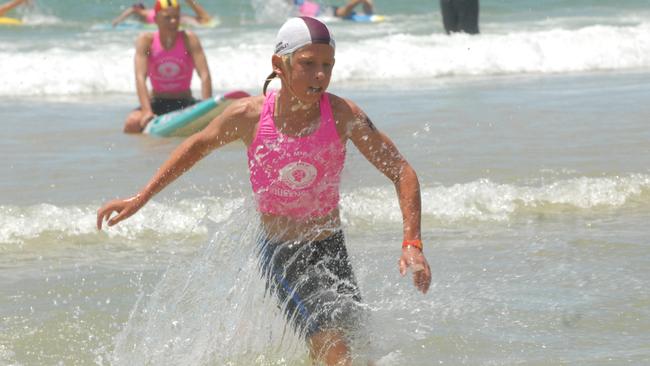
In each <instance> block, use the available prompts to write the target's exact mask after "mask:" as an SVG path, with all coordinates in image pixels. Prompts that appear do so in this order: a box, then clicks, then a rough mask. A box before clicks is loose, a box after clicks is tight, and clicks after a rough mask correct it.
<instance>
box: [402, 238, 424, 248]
mask: <svg viewBox="0 0 650 366" xmlns="http://www.w3.org/2000/svg"><path fill="white" fill-rule="evenodd" d="M406 247H414V248H418V249H420V251H422V240H420V239H415V240H404V241H403V242H402V248H406Z"/></svg>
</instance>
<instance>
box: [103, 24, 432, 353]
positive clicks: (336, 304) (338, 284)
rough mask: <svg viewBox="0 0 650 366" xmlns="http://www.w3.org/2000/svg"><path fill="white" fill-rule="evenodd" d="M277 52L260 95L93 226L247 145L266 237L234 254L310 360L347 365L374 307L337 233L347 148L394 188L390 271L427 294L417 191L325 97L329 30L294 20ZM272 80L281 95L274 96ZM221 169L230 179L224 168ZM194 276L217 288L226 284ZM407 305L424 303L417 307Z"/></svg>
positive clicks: (364, 127)
mask: <svg viewBox="0 0 650 366" xmlns="http://www.w3.org/2000/svg"><path fill="white" fill-rule="evenodd" d="M274 44H275V52H274V54H273V55H272V56H271V57H270V60H269V61H270V65H269V66H270V67H271V69H272V73H271V74H270V75H269V76H268V77H267V79H266V81H265V83H264V86H263V89H262V94H261V95H259V96H254V97H248V98H242V99H238V100H237V101H235V102H233V103H232V104H230V105H229V106H228V107H226V109H225V110H224V111H223V113H221V114H220V115H219V116H217V117H216V118H215V119H213V120H212V122H210V124H209V125H208V126H207V127H206V128H205V129H203V130H201V131H199V132H197V133H195V134H194V135H192V136H190V137H189V138H187V139H186V140H185V141H183V143H182V144H181V145H179V146H178V147H177V148H176V149H175V150H174V151H173V152H172V153H171V155H170V157H169V158H168V159H167V161H166V162H165V163H163V165H162V166H160V168H158V169H157V171H156V173H155V175H154V176H153V177H152V178H151V179H150V180H149V183H148V184H146V185H145V187H144V188H143V189H142V190H140V191H139V192H138V193H137V194H135V195H134V196H132V197H130V198H126V199H116V200H113V201H110V202H108V203H107V204H105V205H103V206H102V207H101V208H100V209H99V210H98V211H97V228H98V229H100V230H101V228H102V225H103V223H104V221H107V222H108V226H113V225H116V224H118V223H119V222H121V221H123V220H125V219H127V218H128V217H130V216H132V215H133V214H135V213H136V212H138V210H140V209H141V208H142V207H143V206H144V205H145V204H146V203H147V202H148V201H149V200H151V199H152V198H153V196H154V195H155V194H156V193H158V192H160V191H162V190H163V189H164V188H165V187H167V186H169V185H170V184H171V183H172V182H173V181H174V180H175V179H176V178H178V177H180V176H181V175H182V174H183V173H186V172H187V171H188V170H190V169H191V168H192V167H193V166H196V165H195V164H196V163H198V162H199V161H200V160H201V159H203V158H204V157H206V156H207V155H208V154H210V153H211V152H212V151H214V150H216V149H218V148H221V147H224V146H225V145H227V144H229V143H234V142H241V143H243V144H244V145H245V146H246V147H245V151H244V149H236V151H237V152H242V153H244V154H245V156H246V157H247V159H248V171H249V177H250V184H251V189H252V192H251V195H252V196H253V198H254V200H255V206H256V209H257V212H256V217H257V218H258V219H259V223H260V226H259V230H260V232H259V235H257V236H256V239H254V240H255V241H256V246H257V248H256V249H255V250H254V253H250V252H244V251H241V250H239V253H238V254H239V255H241V256H244V257H245V258H248V257H252V256H256V257H257V261H258V264H259V270H260V276H261V277H262V278H263V282H265V283H266V285H265V286H263V287H264V288H265V289H266V293H265V295H267V296H269V297H271V299H272V300H273V301H274V302H275V303H276V305H277V306H278V307H279V309H281V311H282V312H283V313H284V315H285V321H286V324H287V327H286V328H285V329H286V330H288V331H291V329H293V330H294V331H295V334H296V335H297V336H300V337H301V338H302V339H304V342H305V345H306V346H307V347H308V349H309V355H310V357H311V359H312V361H313V364H314V365H327V366H334V365H336V366H343V365H345V366H350V365H352V362H353V360H354V356H355V355H354V354H353V353H352V352H353V351H354V350H353V348H352V346H351V339H352V338H355V337H357V336H358V335H359V333H360V332H358V330H362V329H363V328H364V323H365V321H364V319H365V317H366V314H367V311H368V306H367V305H366V304H364V303H363V301H362V298H361V289H360V287H359V285H358V283H357V280H356V276H355V274H354V270H353V268H352V263H351V261H350V256H349V255H348V251H347V245H346V238H345V235H344V233H343V231H342V223H341V215H340V210H341V208H342V207H341V205H340V183H341V178H343V177H344V176H345V175H344V174H342V171H343V167H344V165H345V156H346V151H347V148H348V147H351V146H354V147H356V149H357V150H358V151H359V152H360V153H361V154H362V155H363V156H364V157H365V158H366V159H367V160H368V162H370V164H372V166H373V167H375V168H376V169H377V170H378V171H379V172H380V173H382V174H383V175H384V176H386V177H387V178H388V179H389V180H390V182H391V183H392V184H393V186H394V187H395V192H396V195H397V201H398V202H399V209H400V210H401V222H400V223H401V224H402V225H401V230H400V232H401V233H400V234H401V237H402V239H403V240H401V245H400V244H398V245H396V246H395V248H394V249H390V253H391V254H390V255H393V254H392V253H393V252H394V253H395V255H396V256H397V257H398V258H396V259H398V260H397V261H395V264H397V269H398V270H399V273H400V274H401V275H402V276H405V275H406V274H407V273H408V270H409V269H410V270H411V271H412V275H411V277H412V281H413V285H414V286H415V288H416V289H417V290H418V291H420V292H422V293H423V294H424V293H426V292H427V291H428V290H429V286H430V285H431V268H430V267H429V264H428V262H427V259H426V258H425V256H424V253H423V251H422V249H423V248H422V240H421V230H420V225H421V216H422V215H421V211H422V210H421V197H420V183H419V181H418V177H417V174H416V173H415V170H414V169H413V167H412V166H411V165H410V164H409V163H408V162H407V160H406V158H405V157H404V156H403V155H402V154H401V153H400V152H399V150H398V149H397V147H396V146H395V144H394V143H393V142H392V141H391V139H390V138H389V137H388V136H387V135H386V134H384V133H383V132H381V131H380V130H379V129H378V128H377V127H376V126H375V125H374V124H373V123H372V121H371V120H370V118H369V117H368V116H367V115H366V113H365V112H364V111H363V110H362V109H361V108H360V107H359V106H358V105H357V104H356V103H354V102H352V101H351V100H349V99H346V98H342V97H339V96H337V95H334V94H331V93H328V92H327V88H328V86H329V84H330V80H331V77H332V71H333V68H334V58H335V57H334V56H335V47H336V42H335V41H334V37H333V36H332V33H331V32H330V30H329V28H327V26H326V25H325V24H324V23H323V22H321V21H320V20H318V19H316V18H311V17H300V18H291V19H289V20H288V21H287V22H285V23H284V25H283V26H282V27H281V28H280V30H279V31H278V33H277V36H276V39H275V42H274ZM275 78H279V79H280V80H279V81H280V88H279V89H277V90H268V91H267V87H268V85H269V83H270V82H271V81H272V80H273V79H275ZM395 108H399V107H398V106H397V105H396V106H395ZM204 168H205V167H204ZM209 169H213V167H210V168H209ZM219 172H220V174H228V167H225V166H224V167H221V168H219ZM363 185H364V183H362V186H363ZM154 209H156V208H154ZM163 210H164V208H163ZM251 219H253V218H252V217H251ZM395 226H397V225H395ZM370 230H372V228H370ZM396 235H397V233H396ZM361 240H366V241H368V240H371V239H370V237H369V238H366V239H361ZM235 249H236V250H238V249H240V248H235ZM376 250H377V251H378V252H379V251H385V250H389V249H383V248H377V249H376ZM361 255H362V256H363V254H361ZM381 255H382V256H384V255H386V256H387V255H389V254H388V253H382V254H381ZM361 258H363V257H361ZM360 261H361V262H363V259H361V260H360ZM391 262H392V261H391ZM379 270H381V271H382V274H385V272H383V269H379ZM233 275H235V274H234V273H233ZM197 280H199V281H207V282H209V283H214V284H215V285H218V283H219V278H200V279H197ZM384 280H385V281H390V280H388V277H386V279H384ZM391 286H392V285H391ZM391 291H392V289H391ZM400 292H403V290H400ZM410 306H412V308H413V309H416V308H417V307H418V306H420V305H419V302H417V301H416V302H414V303H413V304H412V305H410ZM411 313H412V314H411V316H410V318H409V319H404V320H403V321H402V323H403V324H407V325H409V326H410V325H411V324H413V322H416V324H417V322H418V321H419V319H418V318H419V317H420V315H419V314H417V311H412V312H411ZM200 315H201V314H197V316H200ZM411 318H412V319H411ZM378 336H381V335H378ZM364 343H365V341H364Z"/></svg>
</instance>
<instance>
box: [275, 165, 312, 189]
mask: <svg viewBox="0 0 650 366" xmlns="http://www.w3.org/2000/svg"><path fill="white" fill-rule="evenodd" d="M279 175H280V176H279V178H280V181H281V182H282V183H284V184H286V185H287V186H289V187H290V188H292V189H303V188H306V187H309V186H310V185H311V184H312V183H313V182H314V179H316V176H317V175H318V170H317V169H316V167H314V166H313V165H311V164H309V163H305V162H303V161H296V162H293V163H289V164H287V165H285V166H284V168H282V169H280V174H279Z"/></svg>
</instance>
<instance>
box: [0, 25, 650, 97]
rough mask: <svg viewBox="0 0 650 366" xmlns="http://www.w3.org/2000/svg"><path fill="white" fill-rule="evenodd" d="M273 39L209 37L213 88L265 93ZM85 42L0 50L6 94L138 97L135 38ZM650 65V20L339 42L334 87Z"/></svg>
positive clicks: (257, 35)
mask: <svg viewBox="0 0 650 366" xmlns="http://www.w3.org/2000/svg"><path fill="white" fill-rule="evenodd" d="M268 33H269V32H261V31H258V32H257V33H256V32H254V31H251V32H249V33H246V34H241V35H233V34H216V35H215V36H214V37H209V36H205V37H204V42H203V43H204V48H205V51H206V54H207V56H208V60H209V65H210V69H211V71H212V74H213V78H212V80H213V84H214V87H215V89H216V90H227V89H246V90H258V89H259V88H260V87H261V84H262V82H263V81H264V79H265V77H266V75H267V74H268V72H269V69H270V53H271V49H270V46H269V45H271V44H272V43H273V40H272V35H269V34H268ZM98 37H99V36H98ZM106 37H107V36H106ZM109 38H110V37H109ZM81 42H82V43H83V44H81V45H80V44H75V45H74V46H69V47H70V48H66V47H63V46H56V47H46V48H39V49H33V50H31V51H22V52H15V50H14V51H12V50H11V48H12V46H11V45H7V48H5V47H2V48H1V49H2V51H0V63H2V65H11V67H5V68H2V69H0V78H1V79H2V80H3V81H4V82H3V83H2V84H1V85H0V95H10V96H42V95H77V94H104V93H133V92H134V82H133V50H132V41H129V42H126V41H125V39H121V40H120V41H119V42H117V41H116V40H113V41H110V40H109V39H104V40H103V41H102V42H101V44H102V45H101V47H98V45H97V42H96V39H95V37H86V38H84V40H82V41H81ZM107 42H108V43H107ZM77 43H78V42H77ZM84 45H85V46H84ZM14 48H15V47H14ZM5 50H6V51H5ZM648 68H650V23H643V24H640V25H635V26H612V25H607V26H605V25H599V26H588V27H584V28H580V29H571V30H568V29H561V28H558V29H552V30H540V31H521V32H512V33H506V34H484V35H480V36H468V35H463V34H459V35H454V36H451V37H450V36H446V35H443V34H439V33H436V34H431V35H412V34H406V33H395V34H389V35H385V34H377V35H374V36H372V37H370V38H366V39H362V40H356V41H352V39H348V38H346V37H340V38H339V41H338V48H337V66H336V70H335V72H334V76H333V82H334V83H339V84H345V83H348V82H359V81H380V82H390V81H393V80H402V81H404V80H406V81H408V80H412V81H413V82H414V83H415V82H418V83H421V81H422V80H423V79H436V78H440V77H468V76H484V75H510V74H554V73H574V72H589V71H603V70H614V71H624V70H638V69H648ZM192 87H193V89H195V90H199V88H200V84H199V80H198V78H194V82H193V84H192Z"/></svg>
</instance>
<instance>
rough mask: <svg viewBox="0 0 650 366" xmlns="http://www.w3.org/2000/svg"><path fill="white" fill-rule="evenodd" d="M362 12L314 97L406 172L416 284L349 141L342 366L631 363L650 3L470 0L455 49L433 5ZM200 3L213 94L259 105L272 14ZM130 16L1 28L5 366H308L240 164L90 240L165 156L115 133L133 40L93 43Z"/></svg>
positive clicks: (640, 293)
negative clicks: (349, 278) (262, 266)
mask: <svg viewBox="0 0 650 366" xmlns="http://www.w3.org/2000/svg"><path fill="white" fill-rule="evenodd" d="M375 2H376V6H377V11H378V12H379V13H382V14H385V15H386V16H387V17H388V20H387V21H386V22H384V23H379V24H355V23H349V22H345V21H332V22H331V23H330V26H331V27H332V29H333V31H334V32H335V35H336V37H337V63H336V67H335V71H334V77H333V80H332V84H331V86H330V91H331V92H333V93H336V94H338V95H342V96H345V97H348V98H350V99H352V100H354V101H355V102H356V103H357V104H359V105H360V106H361V107H362V108H363V109H364V110H365V111H366V112H367V113H368V114H369V115H370V116H371V118H372V119H373V121H374V122H375V124H376V125H377V126H378V127H379V128H380V129H381V130H383V131H384V132H386V133H387V134H388V135H389V136H390V137H391V138H392V139H393V140H394V141H395V142H396V144H397V145H398V147H399V148H400V150H401V151H402V153H403V154H404V155H405V156H406V157H407V159H408V160H409V161H410V162H411V164H412V165H413V166H414V167H415V169H416V171H417V172H418V176H419V178H420V183H421V186H422V200H423V202H422V206H423V207H422V210H423V218H422V219H423V240H424V242H425V254H426V255H427V258H428V260H429V263H430V265H431V269H432V274H433V279H432V286H431V289H430V291H429V293H428V294H426V295H422V294H420V293H417V292H416V291H415V290H414V288H413V286H412V284H411V282H410V280H409V279H408V278H401V277H400V276H399V273H398V271H397V265H396V262H397V259H398V255H399V243H400V241H401V217H400V214H399V208H398V205H397V200H396V198H395V192H394V188H393V187H392V186H391V184H390V183H389V181H388V180H387V179H386V178H384V177H383V176H381V175H380V174H379V173H377V172H376V171H375V170H374V168H372V167H371V166H370V164H368V163H367V162H366V161H365V160H364V159H363V157H361V155H360V154H359V153H358V152H357V151H356V150H355V149H354V148H353V147H352V146H349V147H348V160H347V162H346V167H345V169H344V173H343V185H342V201H341V211H342V218H343V229H344V231H345V234H346V237H347V243H348V248H349V251H350V254H351V257H352V264H353V266H354V268H355V271H356V275H357V279H358V281H359V284H360V287H361V291H362V294H363V298H364V302H365V303H366V304H367V306H368V309H369V314H370V316H369V320H368V324H367V326H366V328H367V329H365V331H366V334H365V335H364V336H363V338H362V339H360V340H359V343H358V344H355V357H356V362H357V364H360V365H365V364H366V361H367V360H372V361H374V362H375V363H376V364H377V365H380V366H382V365H384V366H385V365H438V364H443V365H515V364H516V365H519V364H523V365H645V364H648V363H650V347H649V346H648V345H649V344H650V292H649V291H648V290H647V283H649V282H650V270H649V269H648V268H650V242H649V239H648V238H650V235H648V233H649V231H648V224H647V223H648V222H649V220H650V129H649V128H648V118H649V116H650V105H649V104H648V103H647V100H650V7H649V6H648V5H650V1H647V0H645V1H642V0H628V1H620V2H618V1H617V2H614V1H609V2H608V1H597V0H576V1H557V0H554V1H532V0H520V1H514V0H509V1H498V0H491V1H488V0H484V1H481V25H480V26H481V34H480V35H479V36H474V37H470V36H467V35H462V34H459V35H453V36H446V35H444V34H443V30H442V26H441V20H440V13H439V9H438V3H437V1H424V0H415V1H404V2H398V1H388V0H376V1H375ZM202 3H203V4H204V5H205V6H206V8H207V9H208V10H209V11H210V12H211V13H213V14H217V16H218V19H219V21H220V26H218V27H216V28H214V29H198V30H196V32H197V34H198V35H199V36H200V38H201V41H202V44H203V46H204V48H205V51H206V55H207V57H208V61H209V65H210V69H211V72H212V76H213V82H214V89H215V90H216V91H217V92H222V91H227V90H232V89H243V90H246V91H248V92H250V93H259V91H260V89H261V86H262V82H263V80H264V78H265V77H266V75H267V74H268V72H269V63H270V62H269V61H270V57H269V56H270V53H271V52H272V45H273V39H274V34H275V31H276V30H277V28H278V26H279V24H281V23H282V21H283V20H284V19H286V17H287V16H288V14H289V13H290V9H288V8H287V7H286V6H285V5H284V2H283V1H279V0H272V1H260V0H253V1H234V0H229V1H207V0H204V1H202ZM128 4H130V3H129V2H127V1H83V2H79V1H69V0H62V1H46V0H39V1H36V2H35V4H34V6H33V7H30V8H27V9H21V10H20V11H17V12H14V13H12V14H11V15H12V16H17V17H21V18H22V19H23V20H24V21H25V23H26V24H25V25H24V26H21V27H11V28H9V27H0V65H1V66H2V67H0V80H2V83H0V96H1V98H0V124H1V125H2V127H3V131H4V133H3V138H2V139H0V157H2V159H0V171H2V172H3V174H1V175H0V365H145V364H161V365H304V364H309V358H308V354H307V349H306V347H305V345H304V344H303V343H302V341H301V340H300V339H299V338H298V337H296V336H295V335H294V334H293V333H292V332H291V331H290V330H287V329H286V327H285V326H284V322H283V320H282V318H281V315H280V314H279V312H278V310H277V309H276V307H275V306H274V305H273V303H272V302H270V301H269V300H268V299H266V298H264V296H263V286H264V285H263V283H262V282H261V280H260V279H259V276H258V274H257V269H256V263H255V255H254V250H255V249H254V246H255V239H254V238H255V234H256V216H255V213H254V210H253V204H252V202H251V199H250V187H249V183H248V173H247V167H246V160H245V153H244V149H243V145H241V144H232V145H230V146H226V147H224V148H222V149H220V150H218V151H216V152H215V153H213V154H212V155H210V156H208V157H206V158H205V159H204V160H203V161H202V162H200V163H199V164H198V165H197V166H196V167H195V168H193V169H192V170H191V171H190V172H188V173H187V174H186V175H185V176H183V177H182V178H180V179H179V180H178V181H177V182H175V183H174V184H173V185H171V186H170V187H168V188H167V189H166V190H165V191H163V192H162V193H160V194H159V195H158V196H156V197H155V199H154V200H153V201H152V202H150V204H149V205H147V206H146V207H145V208H144V209H143V210H142V211H141V212H140V213H138V214H137V215H135V216H134V217H132V218H130V219H129V220H128V221H125V222H123V223H122V224H120V225H119V226H117V227H115V228H111V229H109V230H105V231H102V232H97V231H96V229H95V212H96V210H97V208H98V207H99V206H100V205H101V204H102V203H103V202H105V201H106V200H108V199H112V198H115V197H124V196H127V195H130V194H133V193H134V192H136V191H137V190H138V189H140V188H141V187H142V186H143V185H144V184H145V183H146V182H147V180H148V179H149V178H150V177H151V175H152V174H153V173H154V172H155V169H156V167H157V166H159V165H160V164H161V163H162V162H163V161H164V160H165V159H166V157H167V156H168V154H169V153H170V152H171V151H172V150H173V149H174V147H176V146H177V145H178V143H179V142H180V140H179V139H155V138H151V137H147V136H127V135H124V134H122V133H121V127H122V123H123V120H124V117H125V116H126V114H127V113H128V112H129V111H130V110H131V109H132V108H133V107H134V106H135V105H136V104H137V99H136V97H135V91H134V87H133V84H134V83H133V75H132V74H133V70H132V62H133V60H132V58H133V41H134V39H135V37H136V36H137V34H138V33H139V32H140V31H142V30H138V29H125V30H111V29H107V28H106V25H107V24H108V23H109V22H110V19H111V18H112V17H114V16H116V15H117V14H118V13H119V12H120V9H121V8H123V7H125V6H128ZM331 4H335V2H331ZM194 81H195V82H196V81H197V80H196V78H195V80H194ZM193 86H194V89H195V90H196V91H197V92H198V83H195V84H194V85H193Z"/></svg>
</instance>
